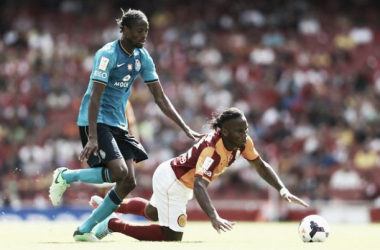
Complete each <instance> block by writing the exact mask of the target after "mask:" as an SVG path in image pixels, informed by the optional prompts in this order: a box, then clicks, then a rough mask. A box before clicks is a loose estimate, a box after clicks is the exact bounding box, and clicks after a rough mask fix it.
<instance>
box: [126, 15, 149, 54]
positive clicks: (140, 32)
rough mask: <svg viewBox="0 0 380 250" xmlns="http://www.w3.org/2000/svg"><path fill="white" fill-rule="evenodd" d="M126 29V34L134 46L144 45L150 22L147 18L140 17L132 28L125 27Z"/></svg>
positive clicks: (140, 46)
mask: <svg viewBox="0 0 380 250" xmlns="http://www.w3.org/2000/svg"><path fill="white" fill-rule="evenodd" d="M125 30H126V31H125V36H126V38H127V40H128V41H129V43H130V44H131V45H132V46H133V47H135V48H142V47H143V46H144V44H145V41H146V38H147V36H148V31H149V24H148V23H147V22H146V21H145V20H143V19H139V20H138V21H137V23H136V24H134V25H133V26H132V27H131V28H125Z"/></svg>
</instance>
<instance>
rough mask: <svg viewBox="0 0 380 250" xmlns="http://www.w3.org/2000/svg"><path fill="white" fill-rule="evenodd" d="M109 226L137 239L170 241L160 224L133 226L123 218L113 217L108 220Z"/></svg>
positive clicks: (115, 230)
mask: <svg viewBox="0 0 380 250" xmlns="http://www.w3.org/2000/svg"><path fill="white" fill-rule="evenodd" d="M108 228H109V229H111V230H112V231H114V232H117V233H122V234H125V235H127V236H130V237H132V238H135V239H137V240H144V241H168V239H167V238H166V236H165V234H164V232H163V230H162V227H161V226H160V225H155V224H154V225H148V226H132V225H129V224H128V223H126V222H124V221H122V220H119V219H111V220H110V221H109V222H108Z"/></svg>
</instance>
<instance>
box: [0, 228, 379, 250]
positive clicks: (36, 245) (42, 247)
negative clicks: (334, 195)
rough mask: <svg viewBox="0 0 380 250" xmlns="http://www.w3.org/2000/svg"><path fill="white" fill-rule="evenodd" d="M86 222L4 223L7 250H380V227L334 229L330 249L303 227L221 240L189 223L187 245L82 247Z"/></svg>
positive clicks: (127, 241) (2, 240) (2, 245)
mask: <svg viewBox="0 0 380 250" xmlns="http://www.w3.org/2000/svg"><path fill="white" fill-rule="evenodd" d="M79 224H80V222H9V223H7V222H4V221H2V222H0V249H1V250H52V249H54V250H55V249H62V250H69V249H70V250H71V249H80V250H85V249H91V250H98V249H99V250H105V249H114V250H116V249H122V250H140V249H149V250H153V249H154V250H188V249H189V250H190V249H191V250H201V249H207V250H208V249H215V250H222V249H233V250H239V249H241V250H243V249H244V250H246V249H255V250H260V249H263V250H264V249H265V250H272V249H273V250H277V249H278V250H288V249H289V250H298V249H302V250H305V249H307V250H310V249H318V250H324V249H328V250H351V249H352V250H357V249H363V250H372V249H373V250H375V249H380V224H331V225H330V237H329V238H328V239H327V241H326V242H324V243H303V242H302V241H301V239H300V238H299V236H298V231H297V230H298V223H251V222H237V224H236V225H235V227H234V229H233V230H232V231H230V232H226V233H222V234H218V233H217V232H216V231H215V230H214V229H213V228H212V226H211V223H209V222H189V223H188V225H187V228H186V231H185V234H184V238H183V241H182V242H177V243H174V242H173V243H166V242H139V241H137V240H134V239H132V238H129V237H127V236H124V235H122V234H118V233H114V234H113V235H112V236H108V237H106V238H104V239H103V241H101V242H96V243H87V242H84V243H77V242H74V241H73V238H72V233H73V232H74V230H75V228H76V227H77V226H78V225H79Z"/></svg>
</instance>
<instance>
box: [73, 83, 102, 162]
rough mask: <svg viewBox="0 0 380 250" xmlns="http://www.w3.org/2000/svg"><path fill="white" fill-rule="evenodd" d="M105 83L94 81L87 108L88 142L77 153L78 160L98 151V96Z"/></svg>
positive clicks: (99, 96) (85, 158)
mask: <svg viewBox="0 0 380 250" xmlns="http://www.w3.org/2000/svg"><path fill="white" fill-rule="evenodd" d="M105 87H106V85H104V84H101V83H97V82H94V84H93V87H92V92H91V98H90V105H89V108H88V130H89V131H88V142H87V144H86V146H85V147H84V148H83V150H82V152H81V153H80V155H79V160H80V161H84V160H87V159H88V158H89V157H90V155H91V154H92V153H94V154H95V155H96V152H97V151H98V136H97V132H96V129H97V120H98V114H99V105H100V98H101V96H102V94H103V91H104V89H105Z"/></svg>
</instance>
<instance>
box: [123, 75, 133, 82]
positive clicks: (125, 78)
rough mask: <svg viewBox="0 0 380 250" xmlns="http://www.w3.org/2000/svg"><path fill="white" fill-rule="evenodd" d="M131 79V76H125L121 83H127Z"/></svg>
mask: <svg viewBox="0 0 380 250" xmlns="http://www.w3.org/2000/svg"><path fill="white" fill-rule="evenodd" d="M130 79H131V75H126V76H124V78H123V82H128V81H129V80H130Z"/></svg>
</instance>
